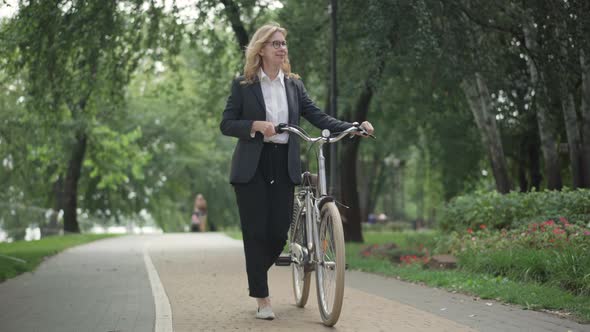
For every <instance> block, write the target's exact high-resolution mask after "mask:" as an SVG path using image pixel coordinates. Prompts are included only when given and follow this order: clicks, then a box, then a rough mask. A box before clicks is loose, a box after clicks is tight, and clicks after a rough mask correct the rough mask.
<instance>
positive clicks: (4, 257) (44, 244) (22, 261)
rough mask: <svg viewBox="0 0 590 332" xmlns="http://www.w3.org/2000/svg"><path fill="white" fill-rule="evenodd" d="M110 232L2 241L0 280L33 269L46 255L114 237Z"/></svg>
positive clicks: (0, 246)
mask: <svg viewBox="0 0 590 332" xmlns="http://www.w3.org/2000/svg"><path fill="white" fill-rule="evenodd" d="M112 236H115V235H110V234H75V235H64V236H50V237H46V238H43V239H41V240H39V241H31V242H27V241H16V242H13V243H0V282H1V281H4V280H6V279H9V278H13V277H15V276H17V275H19V274H21V273H24V272H29V271H33V270H34V269H35V268H36V267H37V266H38V265H39V264H40V263H41V262H42V261H43V259H44V258H45V257H48V256H52V255H55V254H57V253H59V252H60V251H62V250H64V249H67V248H70V247H73V246H77V245H80V244H84V243H87V242H91V241H95V240H99V239H103V238H106V237H112Z"/></svg>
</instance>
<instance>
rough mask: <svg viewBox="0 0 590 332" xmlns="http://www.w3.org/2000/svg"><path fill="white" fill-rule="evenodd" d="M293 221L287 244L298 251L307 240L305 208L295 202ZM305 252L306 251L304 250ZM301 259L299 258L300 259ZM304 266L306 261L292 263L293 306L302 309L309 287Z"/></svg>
mask: <svg viewBox="0 0 590 332" xmlns="http://www.w3.org/2000/svg"><path fill="white" fill-rule="evenodd" d="M293 211H294V213H293V220H292V221H291V231H290V239H289V244H290V245H291V247H293V246H299V249H300V250H302V248H306V247H307V245H306V244H307V240H306V234H305V208H304V207H303V204H300V203H299V202H298V201H297V200H296V201H295V206H294V208H293ZM305 250H306V249H305ZM290 251H291V255H293V251H294V250H293V248H291V250H290ZM300 258H301V257H300ZM305 264H307V261H301V262H298V263H292V264H291V266H292V267H291V268H292V273H293V295H294V296H295V305H297V306H298V307H299V308H303V307H304V306H305V304H306V303H307V298H308V296H309V285H310V283H311V282H310V281H311V280H310V276H311V272H309V271H306V269H305Z"/></svg>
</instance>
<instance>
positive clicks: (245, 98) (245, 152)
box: [219, 75, 352, 184]
mask: <svg viewBox="0 0 590 332" xmlns="http://www.w3.org/2000/svg"><path fill="white" fill-rule="evenodd" d="M243 80H244V77H243V76H240V77H238V78H236V79H235V80H234V81H233V83H232V88H231V95H230V96H229V97H228V98H227V103H226V105H225V110H224V111H223V119H222V120H221V124H220V125H219V128H220V129H221V132H222V133H223V134H224V135H227V136H233V137H237V138H238V144H237V145H236V148H235V150H234V154H233V157H232V163H231V172H230V177H229V181H230V183H232V184H238V183H248V182H249V181H250V180H251V179H252V177H253V176H254V174H255V172H256V168H257V167H258V160H259V159H260V153H261V151H262V145H263V143H264V140H263V139H264V136H263V135H262V134H261V133H259V132H256V135H255V136H254V137H253V138H252V137H251V136H250V130H251V128H252V123H253V122H254V121H266V107H265V105H264V97H263V95H262V88H261V87H260V82H259V81H258V80H256V81H255V82H254V83H252V84H247V85H243V84H240V82H241V81H243ZM285 89H286V91H287V104H288V108H289V124H294V125H299V117H300V116H303V117H304V118H305V119H307V121H309V122H310V123H311V124H313V125H314V126H316V127H318V128H320V129H329V130H330V131H332V132H339V131H344V130H346V129H348V128H349V127H350V126H352V124H351V123H348V122H344V121H340V120H337V119H335V118H333V117H331V116H329V115H328V114H326V113H324V112H322V111H321V110H320V109H319V108H318V107H317V106H316V105H315V104H314V103H313V101H312V100H311V99H310V98H309V96H308V95H307V91H306V90H305V87H304V86H303V82H301V80H298V79H295V78H288V77H287V76H286V75H285ZM288 144H289V148H288V149H289V152H288V153H289V177H290V178H291V181H293V183H294V184H299V183H301V160H300V157H299V137H296V136H294V135H291V137H289V143H288Z"/></svg>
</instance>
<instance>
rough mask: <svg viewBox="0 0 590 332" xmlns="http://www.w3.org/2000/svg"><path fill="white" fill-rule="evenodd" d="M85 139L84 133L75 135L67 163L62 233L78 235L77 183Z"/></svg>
mask: <svg viewBox="0 0 590 332" xmlns="http://www.w3.org/2000/svg"><path fill="white" fill-rule="evenodd" d="M86 144H87V137H86V134H85V133H82V132H78V133H77V134H76V142H75V144H74V147H73V149H72V155H71V156H70V161H69V162H68V171H67V173H66V178H65V181H64V190H63V205H64V206H63V208H64V232H66V233H68V232H69V233H80V227H79V225H78V215H77V210H78V181H79V180H80V173H81V171H82V163H83V162H84V154H85V153H86Z"/></svg>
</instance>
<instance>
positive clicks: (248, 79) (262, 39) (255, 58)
mask: <svg viewBox="0 0 590 332" xmlns="http://www.w3.org/2000/svg"><path fill="white" fill-rule="evenodd" d="M277 31H278V32H280V33H282V34H283V36H285V38H287V29H285V28H282V27H281V26H280V25H279V24H278V23H274V22H271V23H268V24H265V25H263V26H261V27H260V28H258V30H256V32H255V33H254V35H253V36H252V39H250V43H249V44H248V46H246V52H245V53H246V64H245V65H244V80H243V81H242V84H252V83H254V81H255V80H256V77H257V76H258V72H259V70H260V67H262V57H261V56H260V54H258V53H260V50H261V49H262V48H263V47H264V44H265V43H266V42H268V41H269V40H270V38H271V37H272V35H273V34H274V33H275V32H277ZM282 69H283V73H284V74H285V76H287V77H292V78H297V79H298V78H299V75H297V74H294V73H291V64H290V63H289V55H287V57H286V58H285V62H284V63H283V67H282Z"/></svg>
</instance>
